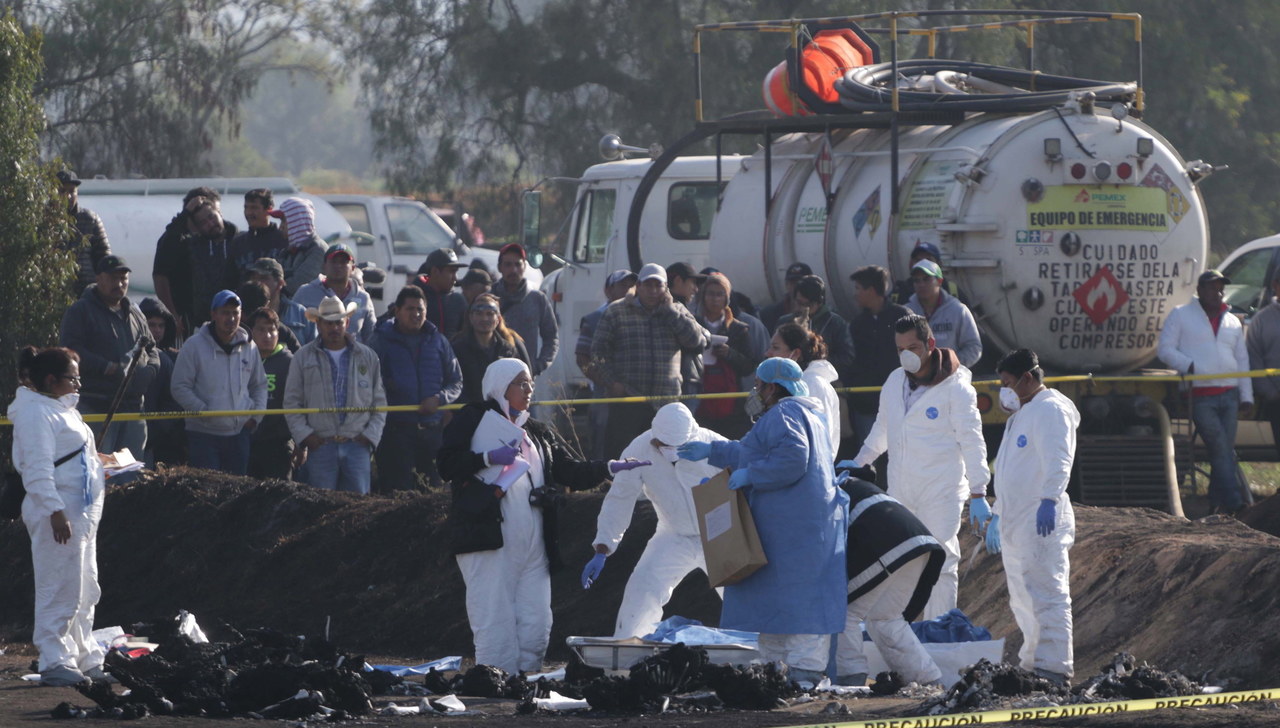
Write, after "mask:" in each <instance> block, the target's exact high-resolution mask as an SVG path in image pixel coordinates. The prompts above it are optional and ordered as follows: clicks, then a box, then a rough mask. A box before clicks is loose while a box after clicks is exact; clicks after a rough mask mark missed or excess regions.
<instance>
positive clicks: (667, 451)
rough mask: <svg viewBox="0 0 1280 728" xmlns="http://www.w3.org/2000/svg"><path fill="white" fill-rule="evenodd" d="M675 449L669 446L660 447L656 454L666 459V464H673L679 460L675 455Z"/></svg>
mask: <svg viewBox="0 0 1280 728" xmlns="http://www.w3.org/2000/svg"><path fill="white" fill-rule="evenodd" d="M676 449H677V448H674V447H672V446H670V445H662V446H661V447H659V448H658V452H659V453H660V454H661V455H662V457H664V458H666V459H667V462H669V463H674V462H675V461H677V460H679V459H680V455H679V454H677V453H676Z"/></svg>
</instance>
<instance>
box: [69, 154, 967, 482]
mask: <svg viewBox="0 0 1280 728" xmlns="http://www.w3.org/2000/svg"><path fill="white" fill-rule="evenodd" d="M60 177H61V179H62V182H63V189H64V192H65V193H66V194H67V195H68V197H69V199H70V200H71V205H72V208H73V210H74V211H75V212H76V217H77V223H78V225H79V226H80V228H81V236H82V237H83V236H88V237H89V239H90V240H91V242H92V245H89V246H84V245H80V246H78V250H79V251H80V252H82V253H83V254H82V255H80V256H79V259H78V263H79V267H80V275H79V277H78V279H77V283H78V285H77V288H78V290H79V291H80V298H79V300H78V301H77V302H76V303H75V304H73V305H72V306H71V308H70V309H69V310H68V311H67V312H66V314H65V316H64V319H63V325H62V332H61V339H62V343H63V345H65V346H68V347H70V348H72V349H74V350H75V351H76V352H77V353H79V354H80V356H81V362H82V369H83V371H82V377H83V380H84V389H83V391H82V396H81V401H80V409H81V411H82V412H85V413H103V412H105V411H107V409H108V408H110V407H111V406H112V404H113V401H114V400H115V399H116V394H117V390H120V389H121V384H122V382H123V381H124V379H125V375H126V372H130V366H129V362H130V354H131V352H132V351H133V350H134V346H135V344H136V343H137V341H138V340H139V338H142V337H145V338H147V339H148V340H149V341H152V342H154V346H152V347H149V348H146V349H144V350H143V351H142V352H141V353H140V354H139V357H138V361H137V365H136V367H134V368H133V370H132V372H131V373H130V374H129V382H128V384H127V386H125V387H124V388H123V396H122V397H121V398H120V400H119V401H118V402H114V403H115V405H116V408H117V409H118V410H119V411H122V412H129V411H140V410H146V411H152V412H157V411H187V412H202V411H236V412H251V411H260V410H270V409H279V408H282V407H283V408H316V407H320V408H337V407H369V406H381V405H407V406H412V407H414V408H415V409H413V410H411V411H410V410H406V411H396V412H391V413H381V412H379V413H368V412H365V413H340V412H334V413H328V412H325V413H312V414H287V415H269V416H266V417H263V418H261V421H259V418H258V417H256V416H250V415H247V414H237V415H227V416H218V417H191V418H187V419H186V420H185V421H183V420H175V419H156V420H151V421H149V422H145V421H141V420H136V421H128V422H118V423H115V424H113V425H112V427H111V428H110V431H109V432H108V433H106V434H105V436H104V437H103V438H102V443H101V449H102V450H103V451H104V452H112V451H115V450H118V449H121V448H125V447H127V448H129V449H130V450H131V451H133V452H134V453H136V454H144V453H145V456H146V459H147V460H148V462H150V463H155V462H164V463H168V464H176V463H189V464H191V465H196V466H201V467H207V468H214V469H218V470H223V471H226V472H230V473H247V474H249V475H254V476H258V477H281V478H294V479H297V480H303V481H305V482H309V483H311V484H313V485H316V486H319V487H326V488H334V487H336V488H340V489H347V490H355V491H360V492H368V491H369V490H370V489H371V488H373V489H378V490H386V491H390V490H398V489H407V488H414V487H418V485H419V480H418V476H420V477H421V478H422V482H423V483H425V484H427V485H439V484H440V476H439V475H438V473H437V471H436V466H435V456H436V455H435V454H436V452H437V451H438V449H439V447H440V442H441V437H442V431H443V426H444V424H445V423H446V422H447V417H448V414H447V413H446V412H442V411H441V410H440V408H441V407H442V406H443V405H447V404H451V403H455V402H458V403H465V402H470V401H477V400H479V399H480V398H481V397H482V394H481V391H480V380H481V378H482V376H483V373H484V371H485V369H486V367H487V366H488V365H489V364H490V363H491V362H493V361H495V360H496V359H499V358H506V357H513V358H517V359H521V360H522V361H524V362H526V363H527V364H528V365H529V368H530V370H531V372H532V373H533V375H534V376H537V375H538V374H539V373H541V372H542V371H543V370H545V369H546V368H547V367H549V366H550V365H551V363H552V361H553V360H554V359H555V356H556V352H557V351H558V349H559V347H560V341H559V338H560V335H559V327H558V322H557V321H556V317H555V315H554V313H553V311H552V308H551V304H550V302H549V300H548V299H547V297H546V296H545V295H544V294H543V293H542V292H541V291H539V290H536V289H533V290H531V289H530V288H529V284H528V281H527V279H526V277H525V271H526V266H527V258H526V255H525V251H524V249H523V248H522V247H521V246H519V245H517V244H511V245H508V246H506V247H504V248H502V249H501V251H500V254H499V258H498V270H497V271H496V272H490V271H489V270H488V269H487V268H486V267H485V266H484V264H483V263H482V262H479V261H476V262H473V263H472V265H471V266H467V265H465V264H464V263H461V262H459V260H458V259H457V256H456V255H455V253H454V252H453V251H452V250H449V249H444V248H442V249H439V250H435V251H433V252H432V253H431V254H430V255H428V256H427V258H426V260H425V261H424V262H423V264H422V265H421V267H420V268H419V270H418V272H417V275H416V276H415V277H414V278H413V279H412V280H411V281H410V284H409V285H407V286H405V287H404V288H403V289H402V290H401V291H399V292H398V293H397V294H396V296H395V300H394V302H393V303H392V304H391V305H390V306H389V307H388V308H387V310H386V311H382V312H379V311H376V310H375V305H374V300H373V298H371V296H370V295H369V293H368V292H367V291H366V290H365V287H364V284H363V282H362V277H361V269H360V268H358V267H357V265H356V263H357V261H356V253H355V250H354V249H353V248H352V247H350V246H347V245H343V244H334V245H328V244H326V243H325V242H324V241H323V240H321V239H320V237H319V236H318V235H317V234H316V231H315V211H314V208H313V206H312V204H311V203H310V202H309V201H307V200H305V199H302V198H290V199H286V200H284V201H282V202H280V204H279V205H278V206H277V205H276V201H275V199H274V197H273V195H272V193H271V191H270V190H267V189H256V190H251V191H250V192H248V193H246V194H245V196H244V214H245V219H246V220H247V221H248V228H247V229H246V230H237V229H236V227H235V226H234V225H233V224H231V223H229V222H227V221H226V220H224V219H223V217H222V208H221V205H222V200H221V199H220V197H219V195H218V193H217V192H216V191H214V190H213V189H210V188H208V187H197V188H195V189H192V190H191V191H189V192H188V193H187V195H186V196H185V198H184V200H183V207H182V209H181V210H180V211H178V212H177V213H176V214H175V215H174V217H173V219H172V220H171V221H170V223H169V224H168V226H167V227H166V229H165V230H164V233H163V235H161V237H160V239H159V240H158V241H157V244H156V253H155V259H154V261H153V268H152V277H153V280H154V282H155V289H156V296H155V297H154V298H146V299H143V300H142V301H141V303H140V304H135V303H134V302H133V301H131V299H130V298H129V296H128V284H129V274H130V272H131V268H130V264H129V262H127V261H125V260H123V259H122V258H120V257H119V256H116V255H112V254H111V253H110V246H109V244H108V242H107V239H106V234H105V231H104V230H103V229H102V226H101V221H100V220H98V219H97V217H96V216H95V215H94V214H93V213H92V212H90V211H88V210H83V209H82V208H80V207H79V206H78V201H77V199H76V188H77V186H78V184H79V180H78V179H77V178H76V177H75V175H74V173H63V174H62V175H60ZM938 261H939V253H938V250H937V248H936V247H934V246H933V245H931V244H929V243H923V244H921V245H919V246H918V247H917V249H916V251H915V252H914V253H913V257H912V264H913V268H912V277H911V280H910V281H905V282H900V283H898V284H897V285H896V286H895V285H894V284H893V282H892V281H891V280H890V279H889V275H888V273H887V272H886V271H885V270H884V269H882V268H879V267H875V266H869V267H866V268H863V269H861V270H859V271H857V272H856V273H854V275H853V276H852V277H853V281H854V290H855V292H856V295H857V298H858V303H859V306H860V312H859V314H858V316H857V317H855V318H854V320H852V321H846V320H845V319H844V318H842V317H841V316H840V314H839V313H837V312H836V311H835V310H833V309H832V308H831V307H830V306H829V305H828V304H827V283H826V282H825V281H824V280H823V279H822V278H820V277H818V276H815V275H813V271H812V269H811V268H810V267H809V266H808V265H806V264H804V263H795V264H793V265H791V266H790V267H789V268H788V269H787V271H786V295H785V296H784V297H783V298H782V300H780V301H776V302H771V303H769V304H768V305H765V306H762V307H760V308H758V309H757V307H756V306H755V304H753V302H752V301H751V300H750V299H749V298H748V297H746V296H745V295H743V294H742V293H740V292H738V291H735V290H734V287H733V283H732V281H730V280H729V278H728V277H727V276H725V275H724V274H723V273H721V272H720V271H718V270H716V269H714V268H705V269H703V270H701V271H695V270H694V269H693V267H692V266H690V265H689V264H688V263H685V262H675V263H672V264H671V265H668V266H666V267H665V268H664V267H662V266H660V265H657V264H652V263H651V264H648V265H645V266H644V267H643V268H642V269H641V270H640V271H639V272H638V273H637V272H631V271H626V270H620V271H616V272H614V273H612V274H611V275H609V276H608V278H607V279H606V281H605V286H604V291H603V296H602V299H601V306H600V308H599V309H597V310H595V311H593V312H592V313H591V314H589V315H588V316H586V317H585V318H584V319H583V320H582V322H581V334H580V336H579V338H578V340H577V341H576V342H575V343H574V350H573V351H574V355H575V358H576V361H577V364H578V366H579V367H580V368H581V370H582V372H583V373H584V374H586V375H587V377H588V378H589V379H590V380H591V382H592V389H593V390H594V394H595V396H596V397H622V396H660V397H671V396H679V395H693V394H698V393H708V394H712V393H731V392H743V391H748V390H750V388H751V380H752V376H753V373H754V371H755V367H756V365H757V364H758V363H759V362H760V361H762V360H763V359H764V358H766V357H767V356H777V355H781V356H787V357H789V358H792V359H795V360H796V361H797V362H799V363H800V364H801V366H802V367H803V368H804V369H805V370H806V371H807V372H808V374H807V376H810V377H814V378H820V379H822V380H823V381H825V382H827V383H828V384H840V383H843V384H845V385H878V384H881V383H882V382H883V381H884V379H885V377H887V376H888V374H889V372H891V371H892V370H893V369H894V368H895V367H896V366H897V351H896V348H895V345H894V341H893V323H894V321H896V320H897V319H898V318H900V317H901V316H903V315H905V314H906V313H908V312H909V311H916V312H920V313H925V314H926V315H928V316H929V317H930V323H931V325H933V326H934V331H935V333H936V336H937V338H938V345H939V346H948V347H952V348H955V349H956V350H957V352H958V354H959V355H960V358H961V361H962V362H963V363H965V364H968V365H971V364H972V363H973V362H975V361H976V360H977V358H978V356H979V355H980V353H981V344H980V342H979V340H978V334H977V327H976V325H975V323H974V319H973V316H972V315H971V314H970V313H969V312H968V309H967V308H966V307H965V305H964V304H963V303H962V302H961V301H960V300H959V298H958V295H957V292H956V290H955V288H954V286H948V285H947V284H946V282H945V280H944V278H943V274H942V271H941V269H940V268H939V266H938ZM847 403H848V406H847V407H846V408H844V414H842V416H841V418H840V420H841V423H845V424H844V426H843V427H841V426H839V425H840V423H837V428H836V432H837V433H839V435H840V436H841V437H840V439H839V440H838V442H842V443H843V445H842V447H841V449H842V450H843V451H844V452H846V453H847V452H853V451H856V449H857V447H858V445H859V444H860V443H861V440H862V439H863V437H865V435H866V432H867V431H868V429H869V428H870V424H871V422H872V421H874V418H875V410H876V398H875V396H874V395H856V396H851V397H849V398H848V399H847ZM658 404H660V403H656V404H655V403H650V402H640V403H620V404H602V405H594V406H592V407H591V408H590V412H589V415H588V417H589V420H590V423H591V427H590V428H588V431H587V432H586V433H583V434H585V437H584V438H583V440H584V442H585V444H586V445H587V446H588V448H589V449H590V451H591V453H592V454H593V455H595V456H597V457H606V456H608V457H613V456H616V455H617V454H618V453H619V452H621V451H622V449H623V448H624V447H625V446H626V444H627V443H629V442H630V441H631V440H632V438H634V437H635V436H636V435H637V434H638V433H639V432H641V431H643V430H644V429H646V428H647V427H648V424H649V422H650V420H651V419H652V414H653V411H654V409H655V407H656V406H657V405H658ZM751 407H752V402H751V401H750V399H749V398H747V399H744V398H741V397H739V398H719V399H713V398H709V399H703V400H698V401H697V402H696V403H695V404H692V408H693V409H694V412H695V415H696V417H697V419H698V422H699V423H700V424H702V425H703V426H705V427H707V428H709V429H712V430H715V431H716V432H719V433H721V434H723V435H725V436H727V437H740V436H741V435H742V434H744V433H745V432H746V431H747V429H748V428H749V427H750V423H751V416H752V414H753V412H752V411H751ZM371 454H372V457H371ZM371 460H372V461H373V463H375V464H376V471H377V478H376V482H375V480H374V478H373V477H372V473H373V469H372V467H371V462H370V461H371Z"/></svg>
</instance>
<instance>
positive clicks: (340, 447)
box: [307, 440, 370, 495]
mask: <svg viewBox="0 0 1280 728" xmlns="http://www.w3.org/2000/svg"><path fill="white" fill-rule="evenodd" d="M369 456H370V452H369V448H367V447H365V446H364V445H361V444H360V443H358V442H353V441H350V440H348V441H347V442H333V441H328V442H325V444H323V445H321V446H320V447H317V448H314V449H313V450H312V451H311V452H310V453H309V454H308V455H307V473H308V475H307V478H308V479H307V483H308V484H309V485H311V486H313V487H316V488H321V489H323V490H345V491H347V492H349V493H361V494H364V495H368V493H369V476H370V467H369Z"/></svg>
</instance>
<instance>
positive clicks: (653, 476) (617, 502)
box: [582, 402, 725, 638]
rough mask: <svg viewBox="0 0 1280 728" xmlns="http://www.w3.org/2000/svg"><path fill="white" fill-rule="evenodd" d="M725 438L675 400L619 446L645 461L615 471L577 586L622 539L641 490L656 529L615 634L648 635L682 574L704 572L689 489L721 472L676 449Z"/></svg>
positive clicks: (590, 578)
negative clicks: (591, 551)
mask: <svg viewBox="0 0 1280 728" xmlns="http://www.w3.org/2000/svg"><path fill="white" fill-rule="evenodd" d="M724 441H725V438H723V437H721V436H720V435H718V434H716V433H714V432H712V431H711V430H708V429H706V428H705V427H699V426H698V423H697V422H695V421H694V418H693V413H691V412H690V411H689V408H688V407H685V406H684V405H683V404H681V403H679V402H674V403H672V404H668V405H665V406H663V407H662V409H660V410H658V412H657V414H656V415H654V418H653V424H652V426H651V427H650V428H649V429H648V430H647V431H645V432H644V433H642V434H641V435H640V436H639V437H637V438H636V439H634V440H632V441H631V444H630V445H628V446H627V448H626V449H625V450H623V451H622V457H623V458H634V459H636V460H648V461H650V463H651V464H650V465H646V466H645V467H642V468H636V469H635V470H630V471H628V472H625V473H619V474H618V475H617V476H616V477H615V478H614V479H613V485H612V486H610V488H609V493H608V495H606V496H605V498H604V504H603V505H601V506H600V516H599V518H597V519H596V538H595V541H593V542H592V543H593V545H594V548H595V552H596V553H595V556H593V557H592V558H591V560H590V561H589V562H587V565H586V567H585V568H583V570H582V588H583V589H589V588H591V584H592V583H593V582H595V580H596V579H598V578H599V577H600V572H601V571H602V570H603V569H604V564H605V559H607V558H608V557H609V555H610V554H612V553H613V552H614V550H616V549H617V548H618V544H619V543H621V542H622V537H623V535H624V534H625V533H626V532H627V526H629V525H630V524H631V513H632V510H633V509H634V507H635V502H636V498H637V497H639V495H640V494H641V492H643V493H644V496H645V497H646V498H648V499H649V502H650V503H652V504H653V510H654V511H655V512H656V513H657V515H658V527H657V530H655V531H654V533H653V536H652V537H650V539H649V543H648V544H647V545H646V546H645V548H644V553H643V554H642V555H641V556H640V560H639V561H638V562H636V566H635V569H633V570H632V572H631V578H630V579H628V580H627V588H626V590H625V591H624V592H623V594H622V606H621V607H619V608H618V621H617V625H616V627H615V628H614V632H613V636H614V637H618V638H627V637H643V636H645V635H647V634H650V633H652V632H653V631H654V629H656V628H657V626H658V623H659V622H660V621H662V607H663V605H665V604H666V603H667V600H669V599H671V593H672V592H673V591H675V588H676V586H678V585H679V584H680V581H681V580H683V579H684V577H685V575H687V574H688V573H689V572H690V571H693V570H695V569H702V570H703V571H704V572H705V571H706V570H707V564H706V559H705V558H704V556H703V553H702V537H701V536H700V535H699V532H698V513H697V510H696V508H695V507H694V505H693V492H692V489H693V486H695V485H698V484H699V483H701V482H702V481H703V480H706V479H707V478H711V477H714V476H715V475H716V473H718V472H720V470H719V468H715V467H712V466H711V465H708V464H707V462H706V461H705V460H703V461H697V462H694V461H690V460H681V459H680V458H679V456H677V455H676V448H678V447H680V446H681V445H683V444H685V443H686V442H705V443H711V442H724ZM717 591H718V592H720V593H723V591H724V590H723V589H718V590H717Z"/></svg>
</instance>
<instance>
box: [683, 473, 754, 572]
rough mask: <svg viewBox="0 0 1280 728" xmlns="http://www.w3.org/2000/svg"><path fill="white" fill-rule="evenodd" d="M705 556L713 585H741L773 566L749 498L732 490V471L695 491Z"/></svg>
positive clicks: (696, 488)
mask: <svg viewBox="0 0 1280 728" xmlns="http://www.w3.org/2000/svg"><path fill="white" fill-rule="evenodd" d="M693 504H694V506H695V507H696V508H697V511H698V531H699V532H700V533H701V535H702V554H703V556H705V557H706V560H707V580H708V581H710V582H711V586H713V587H714V586H728V585H730V584H737V583H738V582H740V581H742V580H743V579H745V578H747V577H748V576H751V575H752V574H754V573H755V572H756V570H757V569H759V568H760V567H762V566H764V565H765V564H767V563H769V560H768V559H766V558H765V555H764V547H763V546H761V545H760V534H759V533H757V532H756V522H755V520H754V519H752V517H751V508H750V507H749V506H748V505H747V497H746V496H745V495H743V494H742V493H741V492H740V491H736V490H729V471H728V470H721V471H720V473H719V474H717V475H716V477H714V478H712V479H711V480H708V481H707V482H705V483H703V484H702V485H696V486H694V488H693Z"/></svg>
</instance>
